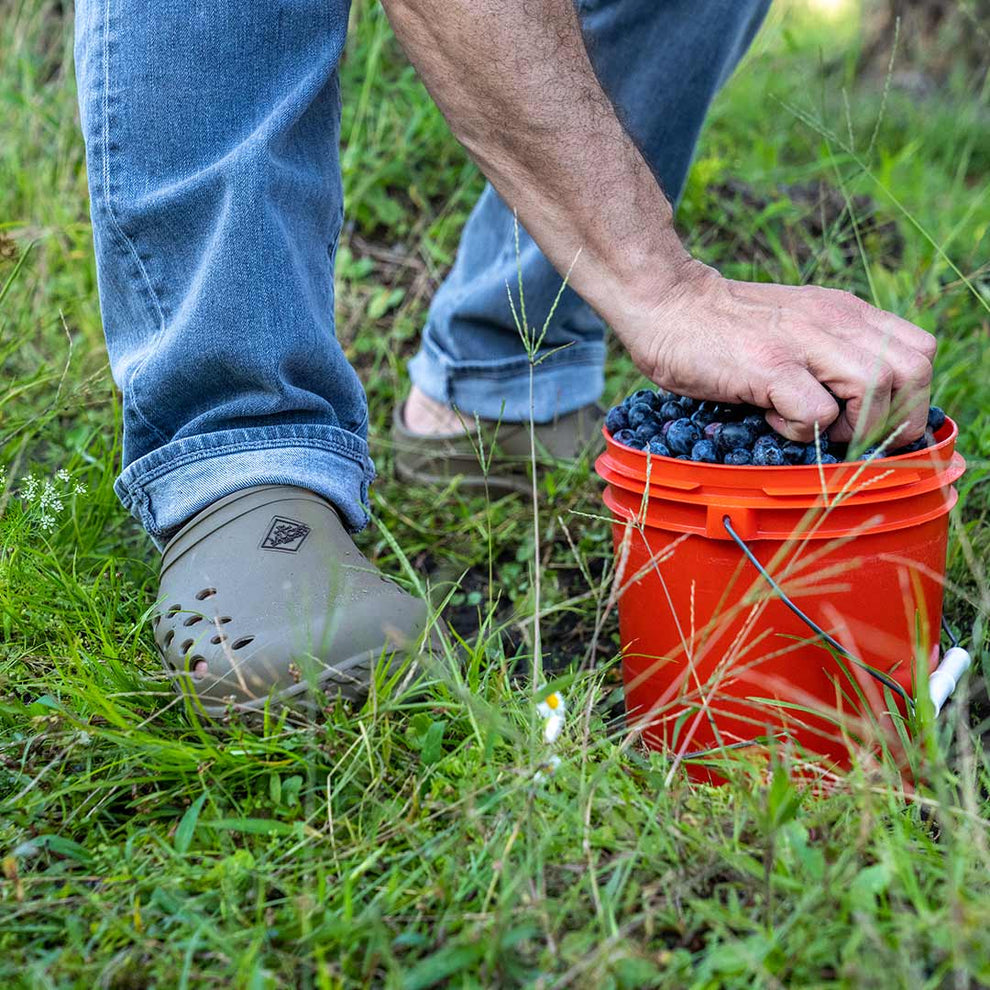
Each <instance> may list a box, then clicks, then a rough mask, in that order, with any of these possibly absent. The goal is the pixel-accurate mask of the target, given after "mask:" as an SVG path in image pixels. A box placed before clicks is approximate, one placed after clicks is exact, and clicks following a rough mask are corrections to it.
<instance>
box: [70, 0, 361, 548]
mask: <svg viewBox="0 0 990 990" xmlns="http://www.w3.org/2000/svg"><path fill="white" fill-rule="evenodd" d="M348 5H349V0H283V2H277V3H221V2H219V0H207V2H206V3H205V4H202V3H201V4H194V5H190V4H188V3H185V2H181V0H162V2H160V3H155V4H151V5H149V4H145V3H140V2H138V0H113V2H111V0H79V2H77V5H76V16H77V39H76V59H77V73H78V80H79V91H80V95H79V101H80V109H81V117H82V125H83V131H84V134H85V137H86V145H87V163H88V168H89V182H90V193H91V198H92V214H93V230H94V237H95V242H96V252H97V269H98V273H99V283H100V298H101V305H102V312H103V323H104V328H105V331H106V337H107V347H108V351H109V354H110V363H111V368H112V370H113V375H114V378H115V380H116V381H117V383H118V385H119V387H120V389H121V391H122V392H123V404H124V454H123V471H122V473H121V476H120V478H119V479H118V481H117V485H116V489H117V493H118V495H119V496H120V498H121V499H122V501H123V502H124V504H125V505H126V506H127V508H128V509H130V510H131V511H132V512H133V513H134V514H135V515H136V516H137V517H138V518H139V519H140V520H141V522H142V523H143V524H144V526H145V528H146V529H147V530H148V532H149V533H150V534H151V536H152V537H153V538H155V539H156V541H158V542H159V543H161V542H163V540H164V538H166V537H167V536H168V535H169V533H170V532H171V531H173V530H175V529H176V528H177V527H178V526H179V525H180V524H181V523H182V522H184V521H185V520H186V519H187V518H189V517H190V516H192V515H193V514H194V513H196V512H197V511H199V510H200V509H203V508H204V507H205V506H207V505H209V504H210V503H212V502H213V501H215V500H216V499H218V498H220V497H221V496H224V495H226V494H228V493H230V492H232V491H235V490H238V489H242V488H245V487H247V486H250V485H258V484H291V485H298V486H302V487H305V488H308V489H311V490H313V491H315V492H318V493H319V494H320V495H323V496H325V497H326V498H328V499H330V500H331V501H332V502H333V503H334V505H335V506H336V507H337V509H338V510H339V511H340V513H341V515H342V516H343V518H344V519H345V521H346V522H347V524H348V525H349V526H350V527H352V528H359V527H360V526H362V525H363V524H364V522H365V521H366V512H365V507H364V503H365V498H366V490H367V484H368V482H369V480H370V479H371V477H372V473H373V469H372V465H371V462H370V460H369V458H368V450H367V444H366V440H365V435H366V423H367V412H366V402H365V397H364V391H363V389H362V387H361V383H360V381H359V380H358V378H357V376H356V374H355V373H354V371H353V370H352V369H351V367H350V366H349V365H348V363H347V360H346V358H345V357H344V354H343V351H342V350H341V348H340V345H339V344H338V343H337V340H336V338H335V336H334V328H333V262H334V251H335V248H336V245H337V236H338V234H339V232H340V228H341V222H342V216H343V207H342V193H341V182H340V169H339V164H338V151H337V140H338V132H339V104H340V97H339V91H338V83H337V61H338V59H339V57H340V54H341V50H342V47H343V44H344V38H345V33H346V27H347V15H348Z"/></svg>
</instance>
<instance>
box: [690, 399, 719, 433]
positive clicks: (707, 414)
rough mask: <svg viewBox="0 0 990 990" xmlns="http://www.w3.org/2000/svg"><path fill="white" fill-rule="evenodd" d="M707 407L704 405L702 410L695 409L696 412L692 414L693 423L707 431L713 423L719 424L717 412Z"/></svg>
mask: <svg viewBox="0 0 990 990" xmlns="http://www.w3.org/2000/svg"><path fill="white" fill-rule="evenodd" d="M705 405H706V404H705V403H702V406H701V408H700V409H695V411H694V412H693V413H691V422H692V423H697V424H698V426H700V427H701V428H702V429H705V428H706V427H707V426H710V425H711V424H712V423H716V422H718V420H717V419H716V416H715V411H714V410H713V409H707V408H705Z"/></svg>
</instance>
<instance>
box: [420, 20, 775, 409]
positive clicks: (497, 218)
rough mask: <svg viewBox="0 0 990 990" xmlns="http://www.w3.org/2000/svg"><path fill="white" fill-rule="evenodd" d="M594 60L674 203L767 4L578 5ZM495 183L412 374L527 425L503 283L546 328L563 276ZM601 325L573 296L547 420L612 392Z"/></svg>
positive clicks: (563, 322)
mask: <svg viewBox="0 0 990 990" xmlns="http://www.w3.org/2000/svg"><path fill="white" fill-rule="evenodd" d="M577 6H578V8H579V11H580V13H581V17H582V24H583V28H584V34H585V39H586V43H587V47H588V52H589V55H590V56H591V59H592V62H593V64H594V67H595V72H596V73H597V74H598V78H599V79H600V81H601V83H602V86H603V87H604V89H605V90H606V92H607V93H608V94H609V96H610V97H611V99H612V101H613V103H614V104H615V105H616V108H617V109H618V111H619V113H620V115H621V117H622V119H623V121H624V122H625V124H626V126H627V128H628V129H629V131H630V133H631V134H632V135H633V137H634V138H635V140H636V142H637V143H638V145H639V147H640V149H641V150H642V152H643V155H644V156H645V158H646V160H647V161H648V163H649V165H650V167H651V168H652V170H653V172H654V174H655V175H657V176H658V178H659V179H660V181H661V183H662V184H663V187H664V190H665V191H666V193H667V195H668V197H669V198H670V199H671V201H672V202H675V203H676V202H677V201H678V200H679V198H680V195H681V191H682V189H683V187H684V179H685V177H686V175H687V171H688V166H689V165H690V162H691V155H692V153H693V151H694V146H695V142H696V141H697V138H698V133H699V132H700V130H701V125H702V123H703V122H704V118H705V113H706V111H707V110H708V107H709V105H710V103H711V100H712V98H713V97H714V95H715V94H716V92H717V91H718V89H719V87H720V86H721V85H722V84H723V83H724V82H725V81H726V79H727V78H728V76H729V75H730V74H731V72H732V70H733V69H734V68H735V66H736V63H737V62H738V61H739V59H740V58H741V57H742V55H743V54H744V53H745V51H746V49H747V48H748V46H749V44H750V42H751V41H752V39H753V37H754V35H755V34H756V32H757V30H758V29H759V26H760V24H761V23H762V22H763V18H764V16H765V14H766V12H767V9H768V8H769V6H770V0H577ZM519 246H520V255H519V261H518V262H517V258H516V249H515V231H514V222H513V215H512V212H511V211H510V210H509V209H508V208H507V207H506V206H505V204H504V203H503V202H502V200H501V199H500V198H499V196H498V193H496V192H495V190H494V189H493V188H492V187H491V186H487V187H486V188H485V191H484V193H483V194H482V195H481V198H480V199H479V200H478V203H477V205H476V206H475V208H474V210H473V211H472V213H471V216H470V217H469V219H468V222H467V225H466V226H465V228H464V233H463V235H462V237H461V243H460V247H459V249H458V252H457V259H456V262H455V264H454V267H453V268H452V270H451V272H450V274H449V275H448V276H447V279H446V281H445V282H444V283H443V284H442V285H441V286H440V288H439V290H438V291H437V293H436V295H435V296H434V297H433V302H432V305H431V306H430V311H429V316H428V318H427V323H426V327H425V329H424V332H423V337H422V343H421V345H420V349H419V352H418V353H417V354H416V356H415V357H414V358H413V359H412V361H411V362H410V365H409V373H410V376H411V378H412V380H413V382H415V384H417V385H418V386H419V387H420V388H421V389H422V390H423V391H424V392H425V393H426V394H427V395H429V396H431V397H432V398H434V399H436V400H437V401H439V402H444V403H446V404H448V405H453V406H456V407H457V408H459V409H461V410H463V411H464V412H465V413H468V414H470V415H475V414H476V415H478V416H481V417H485V418H489V419H495V418H498V417H500V416H501V418H502V419H503V420H505V421H507V422H521V421H523V420H526V419H528V418H529V408H530V400H529V360H528V358H527V357H526V355H525V352H524V350H523V347H522V343H521V341H520V338H519V333H518V331H517V330H516V327H515V324H514V322H513V320H512V313H511V310H510V308H509V303H508V297H507V294H506V289H505V287H506V284H507V283H508V285H510V286H512V287H513V290H515V286H516V285H517V281H518V277H519V269H520V268H521V271H522V280H523V291H524V293H525V297H526V309H527V311H528V313H529V314H530V319H531V320H532V321H533V322H534V323H537V324H540V323H542V321H543V319H544V318H545V315H546V314H547V313H548V312H549V311H550V307H551V306H552V305H553V300H554V298H555V297H556V295H557V293H558V291H559V290H560V286H561V282H562V279H561V276H560V275H559V274H558V273H557V272H556V271H555V270H554V268H553V266H552V265H551V264H550V263H549V262H548V261H547V259H546V258H545V257H544V256H543V253H542V252H541V251H540V249H539V248H538V247H537V245H536V244H535V243H534V241H533V239H532V238H531V237H530V236H529V235H528V234H526V232H525V231H522V230H521V231H520V238H519ZM604 331H605V328H604V324H603V323H602V321H601V319H600V318H599V317H598V315H597V314H596V313H595V312H594V311H593V310H592V309H591V308H590V307H589V306H588V305H587V304H586V303H585V302H584V301H583V300H582V299H581V298H580V297H579V296H578V295H577V293H575V292H574V291H572V290H571V289H566V290H565V291H564V294H563V296H562V297H561V300H560V303H559V304H558V306H557V310H556V312H555V314H554V319H553V322H552V324H551V327H550V331H549V333H548V334H547V337H546V339H545V341H544V345H543V346H544V350H545V351H546V352H549V351H552V350H554V349H557V348H561V347H564V348H565V349H564V350H558V351H557V353H556V354H552V355H549V356H547V357H545V358H544V360H543V362H542V364H540V366H539V367H538V368H537V369H536V373H535V378H536V382H537V385H536V387H535V388H534V402H535V408H534V415H535V418H536V420H537V421H539V422H549V421H550V420H552V419H553V418H554V417H555V416H560V415H564V414H565V413H568V412H572V411H573V410H575V409H579V408H580V407H581V406H584V405H587V404H588V403H589V402H594V401H595V400H596V399H597V398H598V397H599V396H600V395H601V393H602V389H603V387H604V373H603V365H604V361H605V344H604Z"/></svg>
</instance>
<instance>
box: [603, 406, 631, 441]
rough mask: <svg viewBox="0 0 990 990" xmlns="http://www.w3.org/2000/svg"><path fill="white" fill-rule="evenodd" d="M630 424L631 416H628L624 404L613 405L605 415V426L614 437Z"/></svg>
mask: <svg viewBox="0 0 990 990" xmlns="http://www.w3.org/2000/svg"><path fill="white" fill-rule="evenodd" d="M628 426H629V418H628V417H627V416H626V411H625V409H623V408H622V406H613V407H612V408H611V409H609V411H608V414H607V415H606V417H605V427H606V429H607V430H608V432H609V433H611V434H612V436H613V437H614V436H615V435H616V433H618V432H619V430H624V429H626V428H627V427H628Z"/></svg>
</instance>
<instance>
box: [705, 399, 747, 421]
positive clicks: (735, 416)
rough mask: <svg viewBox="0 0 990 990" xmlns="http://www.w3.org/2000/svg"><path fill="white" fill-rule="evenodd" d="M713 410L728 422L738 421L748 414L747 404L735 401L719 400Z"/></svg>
mask: <svg viewBox="0 0 990 990" xmlns="http://www.w3.org/2000/svg"><path fill="white" fill-rule="evenodd" d="M712 411H713V412H714V413H716V414H717V415H718V418H719V419H722V420H725V422H727V423H738V422H739V421H740V420H741V419H742V418H743V416H745V415H746V413H747V412H748V409H747V407H746V406H741V405H738V404H737V403H735V402H717V403H716V404H715V408H714V409H713V410H712Z"/></svg>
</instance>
